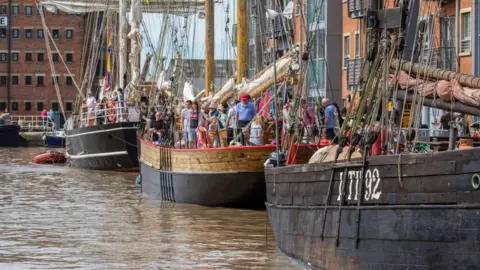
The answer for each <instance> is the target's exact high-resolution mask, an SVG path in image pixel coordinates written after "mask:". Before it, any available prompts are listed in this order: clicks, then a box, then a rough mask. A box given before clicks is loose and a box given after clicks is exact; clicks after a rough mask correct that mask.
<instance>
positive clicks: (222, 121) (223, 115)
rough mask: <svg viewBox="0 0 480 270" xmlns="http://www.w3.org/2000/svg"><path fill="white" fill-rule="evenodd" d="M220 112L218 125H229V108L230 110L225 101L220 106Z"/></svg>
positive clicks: (221, 126)
mask: <svg viewBox="0 0 480 270" xmlns="http://www.w3.org/2000/svg"><path fill="white" fill-rule="evenodd" d="M218 110H219V114H218V125H219V127H220V128H221V129H223V128H226V127H227V118H228V116H227V110H228V104H227V103H224V104H222V105H219V106H218Z"/></svg>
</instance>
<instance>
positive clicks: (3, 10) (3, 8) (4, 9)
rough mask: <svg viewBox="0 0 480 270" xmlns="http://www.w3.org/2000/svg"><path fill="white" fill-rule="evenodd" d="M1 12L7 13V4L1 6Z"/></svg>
mask: <svg viewBox="0 0 480 270" xmlns="http://www.w3.org/2000/svg"><path fill="white" fill-rule="evenodd" d="M0 14H1V15H7V6H5V5H1V6H0Z"/></svg>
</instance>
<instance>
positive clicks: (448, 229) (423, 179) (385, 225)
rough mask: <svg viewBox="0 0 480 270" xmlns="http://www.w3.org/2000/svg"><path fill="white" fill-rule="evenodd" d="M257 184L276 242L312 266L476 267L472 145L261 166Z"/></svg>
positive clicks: (479, 195)
mask: <svg viewBox="0 0 480 270" xmlns="http://www.w3.org/2000/svg"><path fill="white" fill-rule="evenodd" d="M332 175H333V178H332ZM266 186H267V210H268V214H269V217H270V220H271V224H272V227H273V232H274V234H275V239H276V243H277V246H278V247H279V248H280V249H281V250H282V251H283V252H284V253H285V254H287V255H288V256H290V257H292V258H294V259H297V260H300V261H302V262H304V263H305V264H306V265H308V266H310V267H312V268H314V269H342V270H344V269H345V270H348V269H369V270H370V269H478V267H480V149H468V150H459V151H451V152H440V153H434V154H429V155H419V154H417V155H408V156H401V157H399V156H384V157H372V158H369V159H368V160H367V162H365V163H363V162H362V161H361V160H357V161H356V162H350V163H337V164H332V163H326V164H310V165H301V166H292V167H288V168H279V169H268V170H266ZM359 199H360V200H359Z"/></svg>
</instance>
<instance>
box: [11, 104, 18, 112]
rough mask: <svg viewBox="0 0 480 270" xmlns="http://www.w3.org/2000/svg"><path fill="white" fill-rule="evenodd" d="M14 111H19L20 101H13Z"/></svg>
mask: <svg viewBox="0 0 480 270" xmlns="http://www.w3.org/2000/svg"><path fill="white" fill-rule="evenodd" d="M12 111H14V112H16V111H18V102H12Z"/></svg>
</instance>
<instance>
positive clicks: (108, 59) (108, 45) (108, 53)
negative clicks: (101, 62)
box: [105, 25, 113, 91]
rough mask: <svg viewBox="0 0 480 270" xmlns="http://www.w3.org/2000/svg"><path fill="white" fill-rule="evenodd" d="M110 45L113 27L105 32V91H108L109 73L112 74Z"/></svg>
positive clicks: (109, 83)
mask: <svg viewBox="0 0 480 270" xmlns="http://www.w3.org/2000/svg"><path fill="white" fill-rule="evenodd" d="M112 45H113V25H110V27H108V30H107V68H106V71H105V91H108V90H110V85H111V82H110V73H111V72H112V49H113V48H112Z"/></svg>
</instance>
